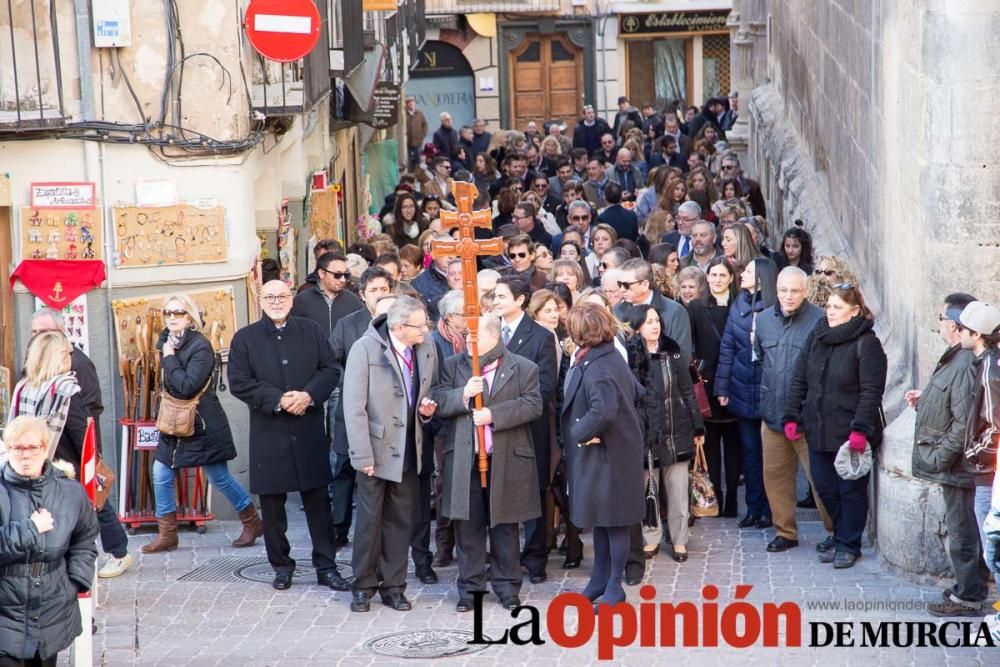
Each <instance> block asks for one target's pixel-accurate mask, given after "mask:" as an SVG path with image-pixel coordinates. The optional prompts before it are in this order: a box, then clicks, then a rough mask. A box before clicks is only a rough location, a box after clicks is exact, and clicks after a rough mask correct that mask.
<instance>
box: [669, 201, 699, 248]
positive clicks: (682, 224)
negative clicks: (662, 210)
mask: <svg viewBox="0 0 1000 667" xmlns="http://www.w3.org/2000/svg"><path fill="white" fill-rule="evenodd" d="M699 220H701V206H699V205H698V202H693V201H686V202H684V203H683V204H681V205H680V206H679V207H678V208H677V215H676V216H674V221H675V222H676V224H677V230H676V231H673V232H670V233H669V234H667V235H666V236H665V237H663V240H664V241H665V242H666V243H669V244H671V245H673V246H674V247H676V248H677V256H678V257H680V258H681V259H683V258H685V257H687V256H688V255H689V254H690V253H691V249H692V243H691V232H692V230H693V229H694V223H696V222H698V221H699Z"/></svg>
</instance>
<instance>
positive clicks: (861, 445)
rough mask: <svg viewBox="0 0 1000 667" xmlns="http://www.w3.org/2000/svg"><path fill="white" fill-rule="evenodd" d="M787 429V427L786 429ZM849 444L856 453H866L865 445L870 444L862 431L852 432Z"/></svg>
mask: <svg viewBox="0 0 1000 667" xmlns="http://www.w3.org/2000/svg"><path fill="white" fill-rule="evenodd" d="M785 428H786V429H787V427H785ZM847 442H848V443H850V446H851V449H852V450H853V451H855V452H863V451H865V445H867V444H868V436H866V435H865V434H864V433H861V432H860V431H851V434H850V435H849V436H847Z"/></svg>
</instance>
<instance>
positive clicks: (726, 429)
mask: <svg viewBox="0 0 1000 667" xmlns="http://www.w3.org/2000/svg"><path fill="white" fill-rule="evenodd" d="M705 273H706V274H707V275H708V294H707V295H706V296H705V298H704V299H693V300H692V301H691V302H690V303H688V306H687V309H688V315H689V316H690V318H691V340H692V342H693V343H694V360H695V364H696V365H697V366H698V370H699V371H700V372H701V377H702V379H703V380H704V381H705V392H706V393H707V394H708V403H709V405H711V406H712V416H711V417H708V418H706V419H705V463H706V464H707V465H708V477H709V479H711V480H712V486H713V487H714V488H715V497H716V498H717V499H718V501H719V516H722V517H735V516H736V515H737V512H738V507H737V504H738V496H737V487H738V486H739V482H740V475H741V474H743V447H742V445H741V443H740V427H739V423H738V422H737V420H736V417H734V416H733V415H732V414H730V413H729V410H727V409H726V408H724V407H722V406H721V405H719V399H718V398H716V396H715V391H714V390H715V371H716V369H717V368H718V367H719V349H720V348H721V347H722V332H723V331H725V330H726V320H728V319H729V306H730V304H732V303H733V302H734V301H735V299H736V292H737V286H738V282H737V280H736V269H735V268H734V267H733V265H732V263H731V262H730V261H729V260H728V259H726V258H725V257H721V256H720V257H716V258H715V259H713V260H712V261H711V262H709V263H708V270H707V271H706V272H705ZM723 465H724V466H725V490H723V476H722V473H723Z"/></svg>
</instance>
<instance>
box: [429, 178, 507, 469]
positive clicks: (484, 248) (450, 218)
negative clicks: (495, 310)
mask: <svg viewBox="0 0 1000 667" xmlns="http://www.w3.org/2000/svg"><path fill="white" fill-rule="evenodd" d="M452 194H454V196H455V203H456V204H457V205H458V212H457V213H454V212H451V211H441V227H442V228H444V229H451V228H452V227H456V226H457V227H458V233H459V240H458V241H434V242H432V244H431V252H432V253H433V255H434V256H435V257H449V256H451V257H459V258H460V259H461V260H462V294H463V297H464V300H465V317H466V318H467V321H468V325H469V356H470V357H471V360H472V374H473V375H475V376H479V375H480V374H481V371H480V368H479V280H478V277H477V276H478V269H477V266H476V257H480V256H492V255H500V254H503V239H484V240H480V241H477V240H476V227H484V228H486V229H489V228H491V227H492V226H493V216H492V213H491V211H490V210H489V209H483V210H481V211H473V210H472V206H473V204H474V203H475V201H476V197H477V196H478V195H479V190H477V189H476V186H475V185H473V184H472V183H463V182H461V181H455V184H454V187H453V188H452ZM475 406H476V408H477V409H478V408H482V407H483V396H482V394H480V395H479V396H476V399H475ZM476 433H477V435H478V436H479V481H480V483H481V484H482V486H483V488H484V489H485V488H486V471H487V469H488V467H489V466H488V463H487V458H486V427H485V426H477V427H476Z"/></svg>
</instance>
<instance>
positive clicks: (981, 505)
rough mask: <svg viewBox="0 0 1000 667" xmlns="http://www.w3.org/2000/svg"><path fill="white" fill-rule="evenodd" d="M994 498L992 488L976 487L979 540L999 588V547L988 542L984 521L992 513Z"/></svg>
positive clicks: (987, 565)
mask: <svg viewBox="0 0 1000 667" xmlns="http://www.w3.org/2000/svg"><path fill="white" fill-rule="evenodd" d="M992 496H993V488H992V487H989V486H977V487H976V525H977V526H978V527H979V539H980V540H981V541H982V543H983V560H985V561H986V567H988V568H990V572H992V573H993V579H994V580H995V581H996V582H997V586H1000V568H998V566H997V564H996V558H997V545H996V544H995V543H994V542H990V541H989V540H987V539H986V533H985V532H984V531H983V521H986V515H987V514H989V513H990V504H991V502H992Z"/></svg>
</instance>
